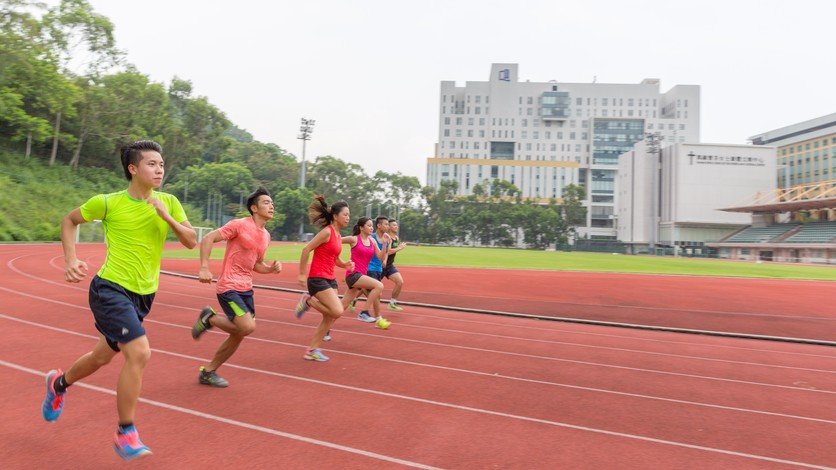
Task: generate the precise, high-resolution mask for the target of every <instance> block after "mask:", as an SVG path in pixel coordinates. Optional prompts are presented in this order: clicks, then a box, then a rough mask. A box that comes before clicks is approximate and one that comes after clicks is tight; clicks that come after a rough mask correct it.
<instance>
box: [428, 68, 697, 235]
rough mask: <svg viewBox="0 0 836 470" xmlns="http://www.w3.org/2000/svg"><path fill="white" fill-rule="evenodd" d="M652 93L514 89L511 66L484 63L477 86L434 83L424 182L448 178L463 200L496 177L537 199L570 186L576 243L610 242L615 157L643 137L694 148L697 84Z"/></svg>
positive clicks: (655, 88)
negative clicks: (581, 192) (575, 205)
mask: <svg viewBox="0 0 836 470" xmlns="http://www.w3.org/2000/svg"><path fill="white" fill-rule="evenodd" d="M659 88H660V84H659V80H657V79H645V80H642V82H641V83H638V84H608V83H595V82H593V83H562V82H559V81H555V80H552V81H548V82H529V81H525V82H520V81H519V80H518V69H517V64H493V65H492V67H491V75H490V79H489V80H488V81H484V82H465V84H464V86H457V85H456V83H455V82H452V81H443V82H441V93H440V97H439V124H438V142H437V143H436V147H435V156H434V157H432V158H429V159H427V184H428V185H430V186H433V187H436V188H438V187H439V185H440V184H441V182H442V181H444V180H452V181H455V182H456V183H457V185H458V190H457V191H458V194H460V195H468V194H472V192H473V187H474V186H475V185H476V184H481V185H482V186H483V187H484V186H485V183H486V182H490V181H492V180H494V179H502V180H506V181H509V182H511V183H513V184H514V185H515V186H517V187H518V188H520V190H521V191H522V196H523V197H526V198H535V199H540V200H543V201H545V200H547V199H548V198H560V197H561V195H562V191H563V188H564V187H565V186H566V185H568V184H572V183H574V184H580V185H582V186H584V187H585V188H586V192H587V201H586V205H587V206H588V207H589V210H588V215H587V224H586V227H580V228H579V232H580V234H581V236H588V237H590V238H596V239H615V238H616V229H615V217H614V216H615V207H616V206H615V205H616V199H617V198H616V193H615V176H616V171H617V168H618V156H619V155H621V154H622V153H624V152H626V151H628V150H630V149H631V148H633V145H634V144H635V143H636V142H638V141H640V140H642V139H643V138H644V134H645V133H646V132H659V133H660V134H661V135H662V136H663V137H664V142H667V143H675V142H686V141H688V142H699V138H700V127H699V126H700V88H699V86H695V85H677V86H675V87H673V88H671V89H670V90H668V91H667V92H665V93H662V92H660V91H659Z"/></svg>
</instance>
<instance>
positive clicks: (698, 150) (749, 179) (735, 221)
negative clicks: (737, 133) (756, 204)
mask: <svg viewBox="0 0 836 470" xmlns="http://www.w3.org/2000/svg"><path fill="white" fill-rule="evenodd" d="M616 188H617V190H618V198H617V200H618V203H617V207H618V211H617V214H618V215H617V227H618V239H619V240H620V241H622V242H625V243H629V244H631V245H633V247H634V252H643V251H645V250H646V248H647V247H649V246H653V247H679V248H680V249H695V250H702V247H703V246H704V244H705V243H706V242H713V241H717V240H720V239H721V238H723V237H725V236H726V235H729V234H731V233H732V232H734V231H736V230H740V229H741V228H743V227H745V226H748V225H749V224H751V223H752V217H751V215H750V214H746V213H735V212H724V211H722V210H720V209H724V208H728V207H732V206H735V205H737V204H739V203H740V202H741V201H743V200H745V199H747V198H750V197H751V196H752V195H753V194H755V193H757V192H759V191H762V192H768V191H774V189H775V147H765V146H751V145H722V144H691V143H687V144H676V145H672V146H669V147H665V148H662V149H661V151H660V152H659V154H653V153H650V152H648V146H647V144H646V143H644V142H639V143H638V144H636V147H635V149H633V150H631V151H629V152H627V153H625V154H623V155H622V156H621V157H620V158H619V160H618V181H617V184H616Z"/></svg>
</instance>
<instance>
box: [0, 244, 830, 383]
mask: <svg viewBox="0 0 836 470" xmlns="http://www.w3.org/2000/svg"><path fill="white" fill-rule="evenodd" d="M30 256H31V254H30ZM19 258H22V257H19ZM61 258H62V257H61V256H55V257H53V258H51V259H50V261H49V264H50V265H52V266H53V267H55V268H56V269H60V270H62V271H63V268H61V267H59V266H57V265H55V264H54V261H55V260H56V259H61ZM13 261H14V260H13ZM16 272H18V273H19V274H22V272H19V271H16ZM36 279H39V280H43V281H47V280H46V279H43V278H40V277H36ZM47 282H48V281H47ZM171 284H174V285H176V286H186V287H192V286H189V285H187V283H186V279H185V278H182V277H176V276H172V277H171V279H170V280H169V281H168V282H167V283H165V285H171ZM158 292H160V293H165V294H171V295H175V296H177V297H191V298H198V299H203V300H205V299H206V298H207V296H199V295H193V294H185V293H181V292H178V291H173V290H169V289H166V288H164V287H162V288H161V289H160V290H159V291H158ZM260 294H261V296H260V298H263V297H268V300H269V299H279V300H287V301H288V302H290V303H291V304H293V303H295V301H296V298H295V297H293V295H292V294H286V293H283V292H277V291H271V290H265V291H264V292H260ZM285 294H286V295H287V297H285ZM209 297H211V296H209ZM259 305H260V306H259V308H262V309H263V308H267V309H271V310H281V311H287V312H292V311H293V308H289V307H288V308H284V307H277V306H274V305H272V304H270V303H267V302H265V301H260V302H259ZM398 315H406V316H414V317H419V318H429V319H435V318H438V317H439V315H437V314H435V313H433V314H429V313H428V314H418V313H414V312H400V313H398ZM444 319H445V320H452V321H457V322H465V323H471V324H479V325H487V326H503V327H507V326H508V325H509V323H496V322H489V321H483V320H472V319H466V318H460V317H452V316H444ZM263 320H265V321H268V322H276V323H281V324H287V323H286V322H280V321H275V320H270V319H266V318H263ZM403 326H407V327H412V328H433V327H427V326H422V325H403ZM544 326H548V327H551V326H553V323H552V322H547V323H544V325H542V326H537V327H534V326H528V325H520V324H518V323H517V324H514V328H515V329H528V330H534V331H538V332H543V331H544V330H545V331H548V332H554V333H567V334H575V335H586V336H601V337H611V338H618V339H622V340H623V339H628V340H632V341H636V342H640V343H647V342H657V343H667V344H677V345H688V346H697V347H704V348H708V349H735V350H744V351H757V352H767V353H771V354H783V355H799V356H805V357H820V358H827V359H836V356H828V355H822V354H810V353H801V352H794V351H783V350H780V351H776V350H772V349H762V348H744V347H740V346H728V345H717V344H704V343H693V342H687V341H672V340H661V339H654V338H637V337H635V336H625V335H614V334H603V333H592V332H584V331H574V330H566V329H563V328H544ZM439 329H440V330H441V331H456V332H461V330H451V329H445V328H439ZM466 332H467V333H469V334H486V333H478V332H473V331H466ZM507 338H510V339H519V340H521V341H526V342H530V341H535V342H552V341H550V340H536V339H530V338H516V337H512V336H508V337H507ZM555 343H556V344H569V345H578V346H582V347H601V348H605V346H595V345H588V344H582V343H581V344H578V343H560V342H555ZM630 351H635V350H630ZM638 352H643V351H638ZM647 354H654V353H652V352H647ZM655 354H663V353H655ZM683 357H692V358H695V359H703V358H702V357H700V356H683ZM705 360H712V359H711V358H706V359H705ZM758 365H764V366H768V364H761V363H758ZM776 367H792V366H776Z"/></svg>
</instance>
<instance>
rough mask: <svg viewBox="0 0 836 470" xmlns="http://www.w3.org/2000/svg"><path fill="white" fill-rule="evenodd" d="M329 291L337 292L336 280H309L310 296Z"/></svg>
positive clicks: (318, 278) (321, 278)
mask: <svg viewBox="0 0 836 470" xmlns="http://www.w3.org/2000/svg"><path fill="white" fill-rule="evenodd" d="M328 289H334V290H337V280H336V279H325V278H324V277H309V278H308V294H310V295H316V293H317V292H322V291H324V290H328Z"/></svg>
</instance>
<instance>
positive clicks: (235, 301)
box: [217, 290, 255, 321]
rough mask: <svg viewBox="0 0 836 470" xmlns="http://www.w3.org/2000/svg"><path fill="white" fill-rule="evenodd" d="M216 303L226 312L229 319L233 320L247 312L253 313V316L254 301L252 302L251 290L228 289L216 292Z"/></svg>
mask: <svg viewBox="0 0 836 470" xmlns="http://www.w3.org/2000/svg"><path fill="white" fill-rule="evenodd" d="M217 295H218V303H219V304H221V308H222V309H223V311H224V313H225V314H226V318H229V321H234V320H235V317H243V316H244V315H246V314H247V313H251V314H253V318H255V303H254V302H253V291H252V290H248V291H246V292H238V291H237V290H228V291H226V292H224V293H221V294H217Z"/></svg>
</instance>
